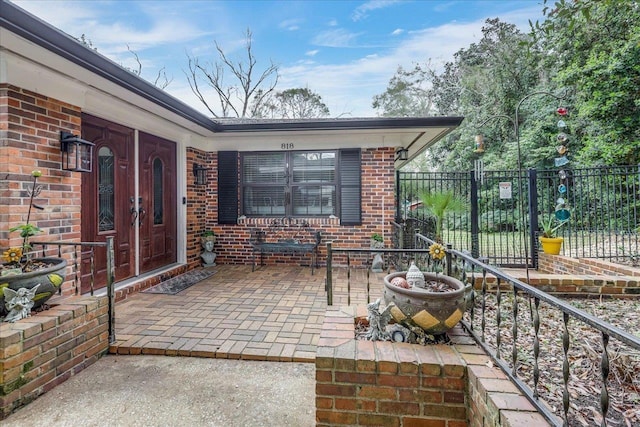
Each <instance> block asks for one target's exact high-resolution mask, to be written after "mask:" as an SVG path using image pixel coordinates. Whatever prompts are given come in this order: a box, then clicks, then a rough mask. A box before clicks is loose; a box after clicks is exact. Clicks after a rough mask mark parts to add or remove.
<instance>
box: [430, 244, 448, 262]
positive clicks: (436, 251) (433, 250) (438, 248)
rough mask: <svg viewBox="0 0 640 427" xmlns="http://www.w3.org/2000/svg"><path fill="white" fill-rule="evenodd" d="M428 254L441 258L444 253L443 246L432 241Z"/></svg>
mask: <svg viewBox="0 0 640 427" xmlns="http://www.w3.org/2000/svg"><path fill="white" fill-rule="evenodd" d="M429 255H431V258H433V259H437V260H441V259H443V258H444V257H445V255H446V252H445V249H444V246H442V245H441V244H440V243H434V244H433V245H431V246H429Z"/></svg>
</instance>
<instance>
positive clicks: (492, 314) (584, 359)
mask: <svg viewBox="0 0 640 427" xmlns="http://www.w3.org/2000/svg"><path fill="white" fill-rule="evenodd" d="M500 300H501V301H500V309H499V311H498V301H497V298H496V295H495V294H487V295H486V296H485V318H484V323H485V327H484V337H485V342H486V343H487V344H488V345H490V346H491V347H492V348H493V349H494V350H496V349H498V345H497V343H498V337H499V338H500V345H499V351H500V356H501V358H502V359H503V360H504V361H505V362H507V363H508V364H509V365H510V366H511V367H513V354H514V351H515V355H516V360H517V362H516V366H517V370H516V371H517V374H518V377H520V379H522V380H523V381H525V383H527V384H528V385H529V387H530V388H531V389H533V388H534V382H533V377H534V369H535V363H536V358H535V356H534V339H535V330H534V326H533V325H534V319H535V317H536V313H537V315H538V318H539V321H540V327H539V330H538V340H539V349H540V350H539V356H538V358H537V363H538V372H539V380H538V385H537V387H536V388H537V391H538V393H539V395H540V398H541V399H542V400H544V401H546V403H547V404H548V405H549V407H551V408H552V410H553V412H554V413H555V414H556V415H558V416H559V417H560V418H563V414H564V407H563V398H562V397H563V391H564V388H565V384H564V381H563V363H564V362H565V355H564V349H563V333H564V330H565V322H564V316H563V313H562V312H561V311H560V310H558V309H557V308H555V307H552V306H550V305H549V304H547V303H545V302H540V303H539V307H538V309H537V310H536V307H535V301H534V300H533V299H529V298H528V297H527V296H526V295H525V296H521V295H520V294H518V297H517V301H518V304H517V310H516V312H517V315H516V319H517V322H516V325H517V328H516V332H517V338H516V340H515V343H516V346H515V350H514V346H513V343H514V340H513V318H514V305H513V300H514V298H513V293H511V292H502V293H501V295H500ZM566 302H567V303H569V304H571V305H573V306H574V307H576V308H579V309H580V310H583V311H584V312H586V313H588V314H591V315H593V316H595V317H597V318H599V319H600V320H603V321H605V322H608V323H610V324H612V325H613V326H616V327H618V328H620V329H622V330H624V331H626V332H627V333H629V334H632V335H635V336H640V300H638V299H633V300H632V299H617V300H616V299H608V300H604V299H568V300H566ZM498 314H499V315H498ZM467 316H468V314H467ZM474 316H475V318H474V330H475V332H476V333H477V334H478V335H482V328H481V325H482V296H481V295H478V296H476V306H475V312H474ZM498 319H499V332H498ZM467 320H468V321H469V320H470V319H469V318H467ZM566 328H567V331H568V333H569V337H570V339H569V347H568V351H567V355H566V362H567V363H568V367H569V379H568V382H567V392H568V395H569V409H568V420H569V425H570V426H588V425H595V424H597V425H599V424H600V423H601V420H602V412H601V409H600V408H601V407H600V401H601V391H602V384H603V381H602V370H601V362H602V354H603V341H602V333H601V332H600V331H598V330H597V329H595V328H593V327H591V326H590V325H588V324H586V323H583V322H582V321H581V320H579V319H577V318H574V317H570V318H569V320H568V322H567V323H566ZM607 354H608V357H609V376H608V378H607V382H606V387H607V391H608V394H609V410H608V413H607V423H608V425H611V426H638V425H640V352H639V351H638V350H634V349H632V348H630V347H629V346H627V345H626V344H624V343H622V342H620V341H618V340H616V339H615V338H614V337H610V340H609V343H608V345H607Z"/></svg>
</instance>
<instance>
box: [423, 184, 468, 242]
mask: <svg viewBox="0 0 640 427" xmlns="http://www.w3.org/2000/svg"><path fill="white" fill-rule="evenodd" d="M419 196H420V200H421V201H422V206H423V207H424V208H426V209H427V210H428V211H429V212H430V213H431V214H432V215H433V216H434V217H435V219H436V235H435V240H436V242H439V243H442V232H443V229H444V219H445V216H446V214H447V213H453V212H464V211H465V210H466V209H467V202H466V201H465V200H463V199H461V198H460V197H458V196H456V195H455V194H454V193H453V192H452V191H447V190H444V191H436V192H431V191H428V190H423V191H421V192H420V194H419Z"/></svg>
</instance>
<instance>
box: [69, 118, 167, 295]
mask: <svg viewBox="0 0 640 427" xmlns="http://www.w3.org/2000/svg"><path fill="white" fill-rule="evenodd" d="M82 137H83V138H84V139H87V140H89V141H91V142H93V143H94V144H96V145H95V147H94V152H93V156H94V158H93V170H92V172H91V173H84V174H83V175H82V210H81V215H82V221H81V222H82V231H81V238H82V241H83V242H104V241H105V240H106V237H108V236H113V237H114V244H115V253H114V257H115V266H116V270H115V278H116V281H118V282H120V281H123V280H125V279H128V278H130V277H133V276H135V275H136V272H137V271H139V272H146V271H149V270H152V269H154V268H159V267H162V266H164V265H167V264H170V263H173V262H175V261H176V239H175V235H176V211H177V205H176V178H175V169H176V147H175V144H174V143H173V142H170V141H166V140H163V139H161V138H157V137H154V136H151V135H147V134H143V133H140V136H139V142H138V147H139V149H138V151H139V154H138V158H139V164H138V175H136V167H135V147H136V144H135V131H134V130H133V129H130V128H128V127H125V126H121V125H118V124H115V123H112V122H109V121H106V120H103V119H100V118H97V117H94V116H91V115H88V114H83V116H82ZM137 176H139V181H140V182H139V184H138V191H139V193H138V194H136V192H135V191H136V179H137ZM136 233H139V234H138V242H139V245H138V246H137V247H138V248H139V250H138V251H137V250H136ZM138 252H139V253H138ZM91 264H92V260H91V252H90V251H89V250H88V248H84V249H83V253H82V289H81V291H82V292H83V293H85V292H88V291H89V290H90V283H91V277H90V273H91ZM93 265H94V270H95V279H94V289H98V288H100V287H103V286H104V284H105V283H106V280H105V279H106V251H105V250H104V249H103V248H98V249H96V250H95V251H94V259H93Z"/></svg>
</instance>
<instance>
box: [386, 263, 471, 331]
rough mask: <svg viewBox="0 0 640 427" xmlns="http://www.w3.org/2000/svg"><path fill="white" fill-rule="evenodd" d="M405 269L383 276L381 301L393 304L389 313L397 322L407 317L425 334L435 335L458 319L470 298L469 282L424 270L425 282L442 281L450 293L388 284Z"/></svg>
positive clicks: (401, 275) (455, 323) (402, 274)
mask: <svg viewBox="0 0 640 427" xmlns="http://www.w3.org/2000/svg"><path fill="white" fill-rule="evenodd" d="M405 275H406V272H405V271H402V272H398V273H391V274H389V275H387V276H385V278H384V295H383V297H384V302H385V304H386V305H391V304H392V305H393V308H392V309H391V315H392V316H393V318H394V320H395V321H396V322H398V323H401V322H402V321H405V320H406V319H411V320H412V321H413V322H414V323H415V324H416V325H417V326H419V327H420V328H422V329H423V330H424V331H425V332H426V333H427V334H430V335H439V334H443V333H445V332H447V331H448V330H449V329H452V328H453V327H454V326H455V325H457V324H458V322H459V321H460V320H461V319H462V315H463V314H464V312H465V310H466V309H467V303H468V300H469V299H470V297H471V292H473V290H472V288H471V284H467V285H465V284H464V283H462V282H461V281H460V280H458V279H455V278H453V277H449V276H444V275H442V274H438V275H436V274H435V273H424V278H425V280H426V281H431V280H436V281H440V282H445V283H447V284H448V285H449V286H451V287H452V288H454V289H456V290H455V291H452V292H431V291H428V290H425V289H418V288H411V289H404V288H400V287H398V286H395V285H392V284H391V281H392V280H393V279H394V278H395V277H403V278H404V277H405Z"/></svg>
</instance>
